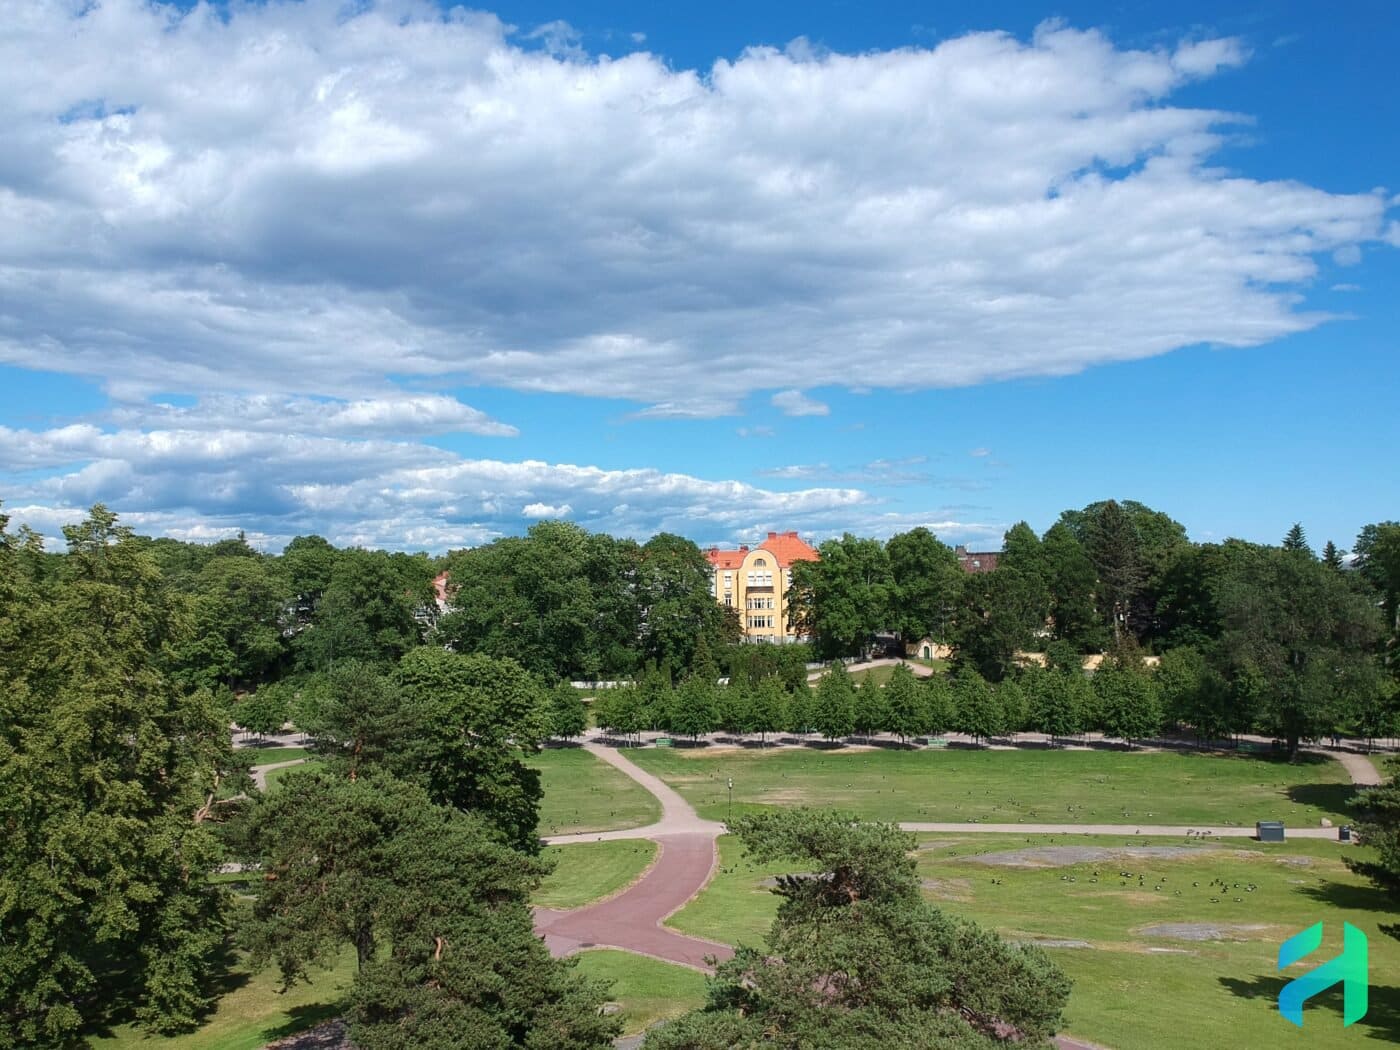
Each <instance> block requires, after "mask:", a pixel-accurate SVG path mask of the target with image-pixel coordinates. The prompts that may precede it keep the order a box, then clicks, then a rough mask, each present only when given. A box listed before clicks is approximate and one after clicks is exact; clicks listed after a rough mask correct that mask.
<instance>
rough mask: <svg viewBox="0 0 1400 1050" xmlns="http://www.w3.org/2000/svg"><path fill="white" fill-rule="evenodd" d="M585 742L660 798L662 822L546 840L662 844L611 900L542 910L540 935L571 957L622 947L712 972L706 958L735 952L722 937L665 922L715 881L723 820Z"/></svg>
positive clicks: (555, 950)
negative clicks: (703, 815)
mask: <svg viewBox="0 0 1400 1050" xmlns="http://www.w3.org/2000/svg"><path fill="white" fill-rule="evenodd" d="M584 746H585V748H586V749H587V750H588V751H590V752H592V753H593V754H594V755H596V756H597V757H598V758H599V759H601V760H602V761H604V762H606V763H608V765H610V766H614V767H616V768H617V769H619V770H621V771H622V772H623V773H625V774H626V775H627V776H629V777H631V778H632V779H633V780H635V781H636V782H637V783H638V784H640V785H641V786H642V787H644V788H646V789H647V790H648V791H650V792H651V793H652V794H653V795H654V796H656V800H657V801H658V802H660V803H661V819H660V820H659V821H657V822H656V823H655V824H648V825H646V826H645V827H641V828H629V829H627V830H625V831H604V832H596V833H594V834H590V835H555V836H552V837H550V838H547V839H545V840H544V841H545V842H547V843H549V844H550V845H551V846H561V845H568V844H571V843H580V842H608V841H613V840H616V839H639V838H641V839H651V840H652V841H653V842H655V843H656V845H657V856H656V860H655V861H653V863H652V865H651V867H649V868H648V869H647V870H646V871H644V872H643V873H642V876H641V878H639V879H638V880H637V881H636V882H634V883H632V885H631V886H629V887H627V888H626V889H625V890H623V891H622V892H621V893H618V894H615V895H614V896H612V897H607V898H605V899H604V900H601V901H598V902H597V903H594V904H589V905H585V906H584V907H582V908H574V909H571V910H569V911H556V910H555V909H552V908H536V909H535V932H536V933H538V934H539V935H540V936H542V937H543V938H544V942H545V944H546V945H547V946H548V947H549V950H550V952H551V953H553V954H554V955H556V956H563V955H572V954H573V953H574V952H577V951H582V950H583V949H585V948H620V949H622V950H623V951H629V952H635V953H637V954H638V955H649V956H651V957H652V958H654V959H661V960H663V961H665V962H673V963H679V964H680V965H682V966H689V967H691V968H692V969H696V970H702V971H705V972H707V973H708V972H709V971H710V967H709V966H708V965H707V964H706V962H705V960H706V957H707V956H713V957H714V958H715V959H717V960H724V959H728V958H729V957H730V956H732V955H733V954H734V949H732V948H731V947H729V945H727V944H720V943H718V942H716V941H707V940H704V939H703V938H700V937H687V936H686V935H685V934H682V933H677V932H676V931H674V930H668V929H665V928H664V927H663V926H662V925H661V924H662V923H663V922H665V920H666V919H668V918H670V917H671V916H672V915H673V914H675V913H676V912H677V911H679V910H680V909H681V908H683V907H684V906H685V905H686V904H687V903H688V902H689V901H690V900H691V898H693V897H694V896H695V895H696V894H697V893H699V892H700V891H701V890H702V889H704V888H705V884H706V883H707V882H709V881H710V876H711V875H713V874H714V870H715V865H716V863H718V860H719V855H718V853H717V851H716V849H715V839H716V838H718V837H719V835H720V833H721V832H723V831H724V825H723V824H720V823H718V822H716V821H713V820H701V819H700V817H699V816H698V815H697V814H696V812H695V810H694V809H693V808H691V806H690V803H688V802H686V801H685V799H683V798H681V796H680V795H679V794H677V793H676V792H675V791H674V790H672V789H671V788H670V787H668V786H667V785H666V784H664V783H662V781H661V780H660V779H658V778H657V777H654V776H652V775H651V774H650V773H647V772H645V771H643V770H641V769H638V768H637V767H636V766H635V765H633V764H632V763H631V762H629V761H628V760H627V759H626V758H624V757H623V756H622V755H620V754H619V753H618V752H617V751H614V750H613V749H612V748H604V747H599V746H598V745H597V744H585V745H584Z"/></svg>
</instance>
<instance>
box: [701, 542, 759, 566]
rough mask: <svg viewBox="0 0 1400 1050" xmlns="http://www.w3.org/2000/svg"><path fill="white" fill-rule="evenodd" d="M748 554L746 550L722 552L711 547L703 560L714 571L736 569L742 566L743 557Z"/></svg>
mask: <svg viewBox="0 0 1400 1050" xmlns="http://www.w3.org/2000/svg"><path fill="white" fill-rule="evenodd" d="M748 553H749V552H748V551H747V550H741V551H722V550H720V549H719V548H717V547H711V548H710V549H709V550H707V551H706V552H705V558H706V559H707V560H708V561H709V563H710V564H711V565H713V566H714V567H715V568H716V569H737V568H738V567H739V566H740V565H742V564H744V556H745V555H746V554H748Z"/></svg>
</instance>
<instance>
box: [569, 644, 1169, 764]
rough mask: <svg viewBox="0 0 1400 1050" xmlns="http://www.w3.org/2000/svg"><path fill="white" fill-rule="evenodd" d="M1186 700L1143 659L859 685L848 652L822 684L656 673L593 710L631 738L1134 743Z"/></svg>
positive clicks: (901, 674) (907, 676) (904, 675)
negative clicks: (953, 736)
mask: <svg viewBox="0 0 1400 1050" xmlns="http://www.w3.org/2000/svg"><path fill="white" fill-rule="evenodd" d="M1182 699H1183V698H1182V697H1181V696H1180V694H1179V693H1177V692H1176V691H1175V680H1174V679H1170V678H1169V679H1166V680H1163V679H1162V678H1161V677H1160V676H1159V675H1157V674H1154V673H1153V672H1152V671H1151V670H1150V669H1149V668H1147V667H1146V666H1145V665H1144V663H1143V661H1142V659H1141V657H1140V656H1139V657H1137V658H1134V657H1133V656H1131V655H1125V656H1122V657H1111V658H1110V659H1108V660H1107V661H1105V663H1104V664H1103V665H1102V666H1101V667H1100V669H1099V671H1098V673H1096V674H1095V675H1093V676H1092V678H1091V677H1087V676H1085V675H1084V674H1083V673H1081V672H1080V670H1079V668H1078V667H1077V666H1074V667H1056V668H1052V669H1045V668H1040V667H1037V666H1030V667H1025V668H1022V669H1020V670H1019V671H1018V672H1017V673H1016V674H1015V675H1013V676H1010V677H1007V678H1004V679H1003V680H1002V681H1000V682H997V683H992V682H988V681H987V679H985V678H984V677H983V676H982V675H981V674H980V673H978V671H977V669H976V668H975V667H973V666H971V665H969V664H964V665H962V666H961V667H959V668H958V669H957V670H956V672H955V673H953V674H951V675H945V674H942V673H934V674H932V675H930V676H929V677H927V678H922V679H920V678H917V677H915V675H914V673H913V672H912V671H911V670H910V669H909V668H908V667H907V666H904V665H900V666H897V667H895V668H894V669H893V670H892V671H891V673H890V677H889V681H888V682H886V683H885V684H884V685H881V684H879V683H877V682H875V681H872V680H869V679H867V681H866V682H865V683H864V684H862V685H857V684H856V683H854V682H853V681H852V679H851V676H850V674H849V673H848V672H847V670H846V667H845V665H844V664H843V663H842V662H841V661H839V660H838V661H836V662H835V663H833V664H832V665H831V666H830V667H829V668H828V669H827V670H826V671H825V672H823V673H822V675H821V677H820V678H819V679H818V681H817V684H816V686H815V687H811V686H809V685H808V683H807V681H806V677H805V672H804V675H803V678H802V679H801V680H799V681H797V682H795V683H793V682H784V681H783V680H782V679H781V678H779V677H778V676H776V675H766V676H763V677H761V678H759V679H758V680H756V681H750V680H746V679H743V678H736V679H732V680H731V681H730V682H728V683H727V684H724V685H719V684H716V683H715V681H714V679H713V678H712V677H711V676H709V675H707V674H705V673H704V672H703V671H701V672H697V673H695V674H692V675H690V676H688V677H686V678H685V679H684V680H683V681H682V682H681V683H680V684H679V685H678V686H672V685H671V684H670V682H669V681H667V680H666V678H665V676H663V675H657V674H649V675H647V676H646V677H644V678H643V679H642V681H641V682H640V683H638V684H637V685H634V686H620V687H617V688H613V689H608V690H604V691H601V692H599V693H598V694H597V695H596V697H595V698H594V700H593V714H594V720H595V722H596V723H597V725H598V726H600V727H601V728H603V729H605V730H607V731H609V732H611V733H613V734H615V735H617V736H620V737H624V738H625V737H631V736H634V735H636V734H639V733H641V732H642V731H644V730H652V731H657V730H659V731H663V732H669V733H673V734H675V735H678V736H687V737H691V738H698V737H701V736H705V735H707V734H710V733H716V732H723V733H728V734H731V735H736V736H738V735H749V736H758V737H759V738H760V740H766V738H767V737H768V736H769V735H772V734H776V733H789V734H798V735H806V734H818V735H820V736H822V737H825V738H826V739H828V740H833V741H834V740H843V739H846V738H848V737H871V736H875V735H877V734H891V735H893V736H896V737H898V738H899V739H900V740H901V741H908V740H910V739H913V738H916V737H933V736H938V735H939V734H942V733H951V732H956V733H966V734H967V735H969V736H971V737H973V738H974V740H991V739H993V738H1000V737H1010V738H1014V737H1015V735H1016V734H1017V733H1022V732H1035V733H1045V734H1048V735H1049V736H1050V737H1052V738H1055V737H1073V736H1076V735H1079V734H1083V733H1091V732H1099V733H1103V734H1105V735H1107V736H1110V737H1115V738H1119V739H1122V740H1126V741H1128V742H1130V743H1131V742H1133V741H1136V740H1141V739H1143V738H1145V737H1150V736H1153V735H1154V734H1156V733H1158V732H1160V731H1161V730H1162V729H1163V727H1164V725H1165V724H1167V723H1168V722H1169V721H1170V716H1171V713H1172V712H1173V710H1175V709H1176V708H1177V707H1179V705H1180V704H1181V702H1182Z"/></svg>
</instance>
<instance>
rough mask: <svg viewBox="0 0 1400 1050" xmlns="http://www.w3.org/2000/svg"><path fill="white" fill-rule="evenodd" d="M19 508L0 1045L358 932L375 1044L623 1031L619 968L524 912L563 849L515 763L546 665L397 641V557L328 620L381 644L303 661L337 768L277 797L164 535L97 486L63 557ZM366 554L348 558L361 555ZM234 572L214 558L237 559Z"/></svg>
mask: <svg viewBox="0 0 1400 1050" xmlns="http://www.w3.org/2000/svg"><path fill="white" fill-rule="evenodd" d="M6 525H7V522H6V521H5V519H4V517H3V516H2V515H0V827H3V828H4V832H5V833H4V835H0V887H3V892H0V1047H5V1048H9V1047H42V1048H68V1047H78V1046H83V1045H86V1041H87V1037H88V1035H89V1034H91V1033H92V1032H94V1031H97V1030H100V1029H102V1028H104V1027H107V1026H109V1025H111V1024H114V1023H117V1022H119V1021H120V1020H122V1019H125V1018H134V1019H135V1020H136V1021H138V1022H139V1023H140V1024H141V1025H142V1026H143V1027H145V1028H147V1029H148V1030H150V1031H153V1032H158V1033H163V1034H171V1033H178V1032H183V1031H188V1030H190V1029H191V1028H193V1027H195V1026H197V1025H198V1023H199V1022H200V1021H201V1019H202V1018H203V1017H204V1016H205V1015H206V1014H207V1013H208V1012H209V1010H210V1009H211V1008H212V1006H213V1004H214V1001H215V997H216V995H217V993H218V987H219V983H220V978H221V977H222V976H224V975H225V974H226V973H227V971H228V967H229V965H230V960H229V950H230V949H231V948H240V949H242V950H243V951H244V952H245V953H246V958H247V959H248V961H249V964H250V965H252V966H253V967H255V968H256V967H260V966H264V965H275V966H276V967H277V968H278V970H279V971H280V973H281V976H282V979H283V982H284V983H285V984H291V983H293V982H295V981H298V980H303V979H306V978H307V977H308V976H310V975H311V974H312V973H313V972H314V971H315V969H316V967H317V966H318V965H320V964H329V963H334V962H335V961H336V960H337V959H338V958H339V957H340V955H341V954H342V953H345V952H351V951H353V953H354V955H355V958H356V960H357V969H356V974H355V977H354V981H353V984H352V986H351V990H350V993H349V996H348V1001H347V1014H348V1017H349V1020H350V1024H351V1030H352V1032H353V1038H354V1040H355V1043H356V1045H357V1046H359V1047H361V1048H363V1050H388V1048H391V1047H402V1046H409V1045H411V1046H418V1047H429V1048H431V1047H449V1046H461V1045H480V1046H526V1045H537V1043H538V1040H539V1038H540V1034H541V1033H548V1039H549V1042H550V1043H551V1045H555V1046H559V1047H565V1048H580V1050H582V1048H585V1047H587V1048H594V1047H598V1048H601V1047H605V1046H609V1045H611V1042H612V1039H613V1038H614V1037H615V1036H616V1034H617V1032H618V1025H617V1023H616V1021H615V1020H614V1019H613V1018H610V1017H606V1016H603V1014H602V1012H601V1010H600V1007H601V1005H602V1003H603V1001H604V998H605V994H606V989H605V988H604V987H603V986H601V985H599V984H598V983H596V982H593V981H590V980H586V979H585V978H583V977H582V976H581V975H580V974H578V973H577V971H576V970H575V969H574V967H573V965H572V964H571V963H568V962H565V961H559V960H555V959H552V958H551V957H550V954H549V952H548V951H547V950H546V948H545V946H544V944H543V943H542V942H541V941H540V940H539V939H538V938H537V937H535V935H534V931H533V923H532V920H531V914H530V910H529V904H528V901H529V894H530V892H531V891H532V890H533V889H534V888H535V886H536V885H537V884H538V881H539V879H540V878H541V877H542V876H543V875H544V874H545V873H546V872H547V870H548V865H547V864H546V863H545V862H543V861H542V860H541V858H540V855H539V852H540V849H539V840H538V838H537V837H536V834H535V827H536V824H537V822H538V805H539V798H540V786H539V777H538V774H537V773H536V772H535V771H534V770H533V769H532V768H530V766H529V765H527V764H526V762H525V759H526V757H527V756H528V755H529V754H531V753H533V752H534V751H535V750H537V749H538V747H539V745H540V742H541V741H542V740H543V738H544V737H545V736H547V735H548V734H549V733H550V732H551V731H552V725H553V723H552V721H551V719H552V709H551V702H552V701H551V697H550V694H549V692H548V690H547V689H545V687H544V686H543V684H542V683H541V681H540V680H539V679H538V678H537V677H536V676H534V675H532V674H531V673H530V672H528V671H526V670H525V669H524V668H522V667H520V666H519V665H518V664H516V663H515V662H514V661H511V660H509V659H500V658H495V657H491V656H486V655H482V654H468V653H456V652H452V651H449V650H448V649H445V648H443V647H442V646H429V645H421V644H415V645H411V646H408V645H405V646H403V648H404V651H403V652H401V653H398V654H397V656H396V658H392V659H390V658H387V657H389V655H390V654H393V653H394V652H395V650H396V649H397V648H399V647H400V645H401V642H402V641H403V640H406V639H407V638H408V637H409V636H408V635H407V634H405V635H397V634H395V632H393V631H392V630H390V629H389V628H387V627H385V626H384V622H383V621H382V620H380V619H379V617H380V614H381V612H382V610H383V609H384V608H389V607H397V608H407V606H406V604H403V603H404V595H403V591H404V578H403V577H397V576H396V577H394V578H393V579H392V582H391V581H390V579H389V578H388V577H387V576H385V577H382V578H381V583H383V584H384V591H385V592H387V593H380V594H379V595H378V598H379V599H382V601H383V603H382V604H381V605H379V606H378V607H376V605H375V603H374V601H356V602H355V610H356V616H355V617H354V618H346V620H345V621H344V622H347V623H350V624H352V625H353V629H352V630H346V631H345V632H343V633H341V634H339V635H337V637H338V638H340V639H342V640H344V639H353V638H354V637H355V636H356V634H357V633H358V635H359V644H372V645H375V646H380V647H382V648H380V649H379V650H378V652H377V653H376V654H375V655H377V656H378V657H379V658H378V659H373V660H366V659H364V658H363V650H362V649H360V648H358V646H347V648H346V649H344V650H339V651H338V653H337V654H334V655H333V654H330V653H324V654H322V655H323V656H325V658H326V663H325V664H324V665H322V667H321V669H320V670H318V671H317V672H316V677H315V679H314V681H312V680H308V685H310V686H313V688H311V689H310V690H309V691H310V692H311V693H313V694H315V702H314V703H309V704H307V705H306V707H305V708H304V711H303V714H304V715H305V722H304V724H303V728H304V729H305V730H306V731H307V732H308V733H309V734H310V736H311V747H312V748H313V750H314V751H315V752H316V753H317V755H318V756H319V757H320V758H321V760H322V763H321V768H320V769H315V770H308V771H293V772H292V773H291V774H290V775H288V776H287V777H286V778H285V779H284V780H283V781H282V782H281V784H280V785H279V786H278V788H277V790H275V791H273V792H270V793H267V794H263V793H262V792H259V791H257V790H256V789H255V787H254V785H253V784H252V782H251V779H250V777H249V775H248V770H247V764H246V760H240V757H239V755H238V754H237V753H235V751H234V750H233V748H232V740H231V736H230V733H229V722H230V717H231V715H232V714H233V709H232V707H231V705H230V703H229V699H230V695H231V694H229V693H228V692H227V690H226V689H221V688H217V687H211V684H210V682H211V681H214V682H215V683H216V684H217V686H223V685H224V682H223V681H222V680H220V679H219V678H218V677H217V676H214V677H213V678H212V679H211V678H209V677H205V676H201V675H199V674H197V673H192V672H194V671H197V670H198V668H199V665H198V663H197V662H195V661H192V659H191V656H190V654H191V652H192V651H194V650H195V649H197V648H199V647H200V646H201V645H205V646H207V644H208V641H209V638H208V635H207V634H205V635H204V636H202V635H201V631H203V630H204V629H205V628H206V627H207V623H206V622H204V621H201V619H200V612H201V610H200V607H199V604H198V603H197V602H195V603H192V602H191V601H190V600H189V594H188V592H185V591H182V589H181V587H180V586H179V581H178V579H175V580H172V578H171V577H172V576H176V575H177V573H178V571H179V570H178V569H176V570H175V571H174V572H172V573H171V575H170V576H167V573H166V571H163V567H162V565H161V562H160V560H159V558H158V556H157V552H158V551H160V550H161V548H160V547H159V546H157V545H156V544H153V543H151V542H150V541H147V540H143V539H141V538H140V537H137V536H135V535H134V534H133V533H132V532H131V530H130V529H128V528H126V527H124V526H121V525H119V524H117V521H116V518H115V516H114V515H113V514H111V513H110V512H108V511H106V510H105V509H103V508H101V507H98V508H94V510H93V511H92V513H91V516H90V517H89V518H88V519H87V520H86V521H84V522H82V523H81V524H79V525H75V526H72V527H69V528H66V529H65V530H64V533H65V537H66V539H67V542H68V550H67V552H66V553H64V554H62V555H46V554H45V553H44V552H43V550H42V548H41V546H40V545H39V544H38V543H37V542H36V539H35V537H34V536H33V535H32V534H27V533H24V532H22V531H21V532H20V533H18V534H12V533H10V532H9V531H8V530H7V528H6ZM173 550H175V549H171V548H167V550H166V553H167V554H169V553H172V551H173ZM342 553H343V552H342ZM229 556H230V557H232V558H234V559H239V560H245V559H246V560H247V561H248V562H249V563H250V564H254V565H257V564H259V562H260V559H256V558H251V557H249V556H248V555H247V554H244V553H239V552H238V551H237V550H236V549H235V550H234V552H233V553H232V554H231V555H229ZM217 557H220V556H219V555H215V556H213V557H211V558H209V559H208V560H207V561H206V562H205V563H204V565H202V566H200V567H199V568H198V569H196V570H194V571H193V575H195V576H197V577H201V578H205V579H207V578H208V577H206V576H204V574H205V571H206V570H207V569H208V567H209V565H210V564H213V563H214V561H215V558H217ZM349 560H350V562H351V563H352V564H353V565H354V566H355V568H354V569H353V571H352V573H351V575H350V577H349V578H350V579H358V578H359V575H358V574H359V572H360V570H361V569H362V568H363V566H364V565H365V564H369V561H368V559H361V558H357V557H354V556H352V557H351V558H350V559H349ZM394 566H395V562H394V561H392V560H387V559H386V560H384V561H381V562H379V563H377V565H376V567H375V568H374V570H373V571H374V572H375V573H379V572H380V571H381V570H382V571H383V572H385V573H388V572H389V571H390V570H391V569H393V568H394ZM264 567H265V566H264ZM165 568H166V569H169V568H170V566H169V565H168V564H167V566H166V567H165ZM227 568H228V566H226V565H223V566H218V567H217V569H216V572H217V574H218V577H219V578H220V579H229V578H231V577H232V576H233V575H237V572H236V571H235V572H232V573H226V572H225V570H226V569H227ZM420 575H421V574H420ZM241 578H242V579H245V580H258V579H262V578H263V577H262V575H261V573H260V571H259V570H256V569H255V570H253V572H251V573H248V574H245V575H243V576H241ZM346 581H347V577H346V576H345V575H343V574H341V573H340V572H339V570H338V569H337V568H332V569H331V571H330V572H329V573H328V574H327V576H326V577H325V578H324V582H325V589H324V592H323V595H326V596H330V598H329V600H336V599H335V598H334V596H335V594H336V589H337V588H342V587H345V588H346V589H345V590H344V591H343V592H342V593H343V594H344V596H345V598H346V599H347V601H348V600H350V599H352V598H353V594H352V593H351V590H350V588H349V587H347V586H346ZM325 600H328V599H327V598H326V597H323V599H322V601H323V602H324V601H325ZM319 612H320V608H318V609H317V610H316V611H315V612H314V613H313V616H314V615H316V614H318V613H319ZM376 622H378V623H379V624H380V627H381V628H382V629H381V630H375V629H374V626H373V625H374V624H375V623H376ZM403 626H404V627H405V629H406V628H407V625H406V624H404V625H403ZM201 651H204V652H212V653H213V658H214V659H216V660H217V659H222V657H223V654H222V653H221V652H220V651H218V650H217V649H210V648H204V649H202V650H201ZM255 695H256V694H255ZM574 705H575V716H576V717H577V716H578V714H579V713H580V712H579V706H580V702H579V700H578V699H577V697H574ZM244 754H246V752H244ZM228 864H233V865H235V866H237V867H238V868H240V869H241V870H243V871H245V872H246V873H248V876H249V877H248V879H247V881H246V884H245V885H244V886H243V887H241V889H242V894H241V895H240V896H234V895H233V894H232V893H230V892H229V889H228V887H227V886H226V885H225V884H224V883H222V882H220V881H218V880H215V879H213V878H212V876H213V875H214V873H215V872H217V871H218V870H219V869H220V867H221V866H223V865H228ZM249 897H251V900H249V899H248V898H249Z"/></svg>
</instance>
